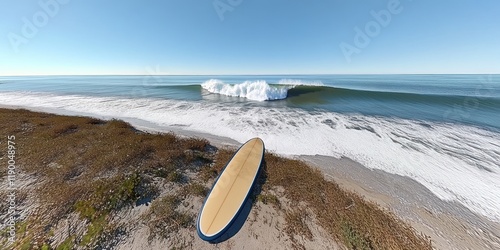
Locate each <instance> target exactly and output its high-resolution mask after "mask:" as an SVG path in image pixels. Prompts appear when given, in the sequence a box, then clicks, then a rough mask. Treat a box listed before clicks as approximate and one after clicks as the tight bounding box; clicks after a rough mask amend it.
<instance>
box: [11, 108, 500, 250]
mask: <svg viewBox="0 0 500 250" xmlns="http://www.w3.org/2000/svg"><path fill="white" fill-rule="evenodd" d="M4 108H5V107H4ZM10 108H14V107H10ZM34 111H44V112H50V113H56V114H60V115H79V116H81V115H84V116H85V115H86V114H82V113H73V112H67V111H64V112H63V111H60V110H47V109H43V110H41V109H35V110H34ZM98 118H102V119H110V118H111V117H98ZM124 120H125V121H127V122H129V123H130V124H132V125H133V126H134V127H135V128H137V129H139V130H140V131H144V132H147V133H165V132H174V133H176V134H178V135H181V136H184V137H186V138H187V137H198V138H205V139H207V140H208V141H209V142H210V144H212V145H214V146H216V147H237V146H239V145H240V144H239V143H238V142H236V141H234V140H231V139H229V138H224V137H218V136H214V135H210V134H206V133H198V132H193V131H187V130H183V129H181V128H174V127H172V128H165V127H160V126H156V125H154V124H151V123H147V122H145V121H141V120H137V119H124ZM286 157H288V158H293V159H299V160H302V161H305V162H307V163H308V164H309V165H311V166H313V167H315V168H317V169H319V170H320V171H321V172H322V173H323V175H324V176H325V178H326V179H328V180H333V181H335V182H336V183H338V184H339V185H340V186H341V187H343V188H345V189H347V190H350V191H353V192H355V193H357V194H360V195H361V196H363V197H364V198H365V199H367V200H369V201H372V202H374V203H376V204H378V205H379V206H381V207H382V208H383V209H385V210H387V211H391V212H393V213H394V214H395V215H396V216H397V217H399V218H400V219H401V220H403V221H405V222H407V223H409V224H410V225H411V226H412V227H413V228H415V230H416V231H417V232H418V233H421V234H424V235H427V236H429V237H430V240H431V242H432V245H433V247H434V248H436V249H496V248H498V247H500V235H499V234H498V232H500V224H499V223H495V222H492V221H490V220H488V219H487V218H484V217H482V216H480V215H477V214H475V213H472V212H471V211H470V210H468V209H467V208H465V207H464V206H462V205H460V204H458V203H455V202H446V201H443V200H441V199H439V198H437V197H436V196H435V195H434V194H432V193H431V192H430V191H429V190H427V189H426V188H425V187H424V186H422V185H421V184H419V183H417V182H416V181H414V180H412V179H410V178H405V177H401V176H398V175H393V174H389V173H386V172H383V171H380V170H370V169H368V168H366V167H364V166H362V165H361V164H359V163H357V162H355V161H352V160H350V159H348V158H341V159H337V158H333V157H327V156H319V155H316V156H305V155H288V156H286ZM26 178H27V179H26V181H27V182H29V181H30V179H29V178H28V177H26ZM166 188H167V189H168V187H166ZM277 196H278V197H281V196H280V195H279V194H278V195H277ZM280 201H281V204H287V201H286V198H280ZM201 202H202V198H200V197H198V198H191V200H190V204H191V206H190V207H188V208H186V209H189V210H192V212H193V213H196V212H197V211H196V208H198V207H199V206H201ZM255 206H256V207H257V209H254V212H252V213H250V214H249V215H248V219H247V222H246V223H245V224H244V225H243V227H242V228H241V230H240V231H239V233H237V234H236V235H235V236H234V237H232V238H231V239H229V240H227V241H225V242H223V243H220V244H217V245H211V246H210V245H207V243H206V242H203V241H202V240H201V239H199V238H198V237H196V235H194V234H193V231H192V230H187V229H181V230H180V231H179V233H180V234H179V235H180V236H179V237H178V238H176V239H174V241H177V240H182V241H184V246H187V247H189V248H192V249H199V248H204V249H212V248H213V249H247V248H248V249H252V248H254V247H257V246H260V247H264V248H265V249H287V248H289V247H291V246H294V244H296V243H297V242H299V245H300V246H303V247H305V248H306V249H312V248H316V249H342V248H343V247H344V246H343V245H342V244H340V245H339V244H338V242H337V241H336V240H333V239H332V238H331V237H329V236H328V235H327V233H326V232H325V229H324V228H323V227H321V226H320V225H319V224H318V223H317V222H315V219H314V217H311V218H312V219H311V220H309V222H308V223H309V224H308V225H309V228H310V231H311V234H312V237H309V238H304V237H299V238H298V239H299V240H298V241H291V239H290V237H289V236H287V235H286V234H284V233H283V231H284V225H285V222H284V214H280V210H277V209H276V208H274V207H273V206H272V205H271V204H263V203H257V204H256V205H255ZM285 206H286V205H285ZM147 210H148V208H147V206H144V205H143V206H137V207H134V208H133V209H131V210H125V211H122V212H120V213H119V214H117V215H116V218H115V220H117V221H120V220H127V224H128V225H130V226H131V227H133V228H135V230H134V231H132V232H133V233H132V234H129V235H127V236H126V237H125V236H123V237H122V238H117V239H116V242H115V246H114V247H116V249H137V248H138V247H139V246H141V245H144V244H149V245H150V247H151V248H150V249H161V248H162V246H164V245H169V244H170V245H171V244H172V242H168V240H167V241H165V240H161V239H154V240H152V241H151V240H148V237H147V235H148V233H147V227H146V226H145V225H144V224H142V223H141V218H142V217H141V216H143V215H144V213H145V212H146V211H147ZM69 220H71V217H69V218H68V221H69ZM68 223H69V222H68ZM60 227H61V228H64V226H60ZM80 230H83V229H80ZM61 237H62V236H61ZM242 243H244V244H242ZM209 246H210V248H207V247H209ZM243 246H244V247H243Z"/></svg>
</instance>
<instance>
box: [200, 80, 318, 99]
mask: <svg viewBox="0 0 500 250" xmlns="http://www.w3.org/2000/svg"><path fill="white" fill-rule="evenodd" d="M300 85H307V86H318V85H322V84H321V82H303V81H300V80H293V79H282V80H280V81H279V82H278V84H277V85H274V84H269V83H267V82H266V81H245V82H243V83H239V84H228V83H224V82H223V81H221V80H218V79H210V80H208V81H206V82H204V83H203V84H201V87H202V88H204V89H205V90H207V91H209V92H211V93H216V94H221V95H227V96H237V97H244V98H247V99H250V100H254V101H270V100H282V99H286V98H287V95H288V90H290V89H292V88H295V87H296V86H300Z"/></svg>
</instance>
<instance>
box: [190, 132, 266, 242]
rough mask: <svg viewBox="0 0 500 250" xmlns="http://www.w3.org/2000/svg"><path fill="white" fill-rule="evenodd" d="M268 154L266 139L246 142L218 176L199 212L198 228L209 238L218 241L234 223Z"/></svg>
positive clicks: (200, 232) (205, 238) (204, 237)
mask: <svg viewBox="0 0 500 250" xmlns="http://www.w3.org/2000/svg"><path fill="white" fill-rule="evenodd" d="M263 158H264V142H263V141H262V140H261V139H260V138H253V139H250V140H249V141H247V142H246V143H245V144H243V145H242V146H241V147H240V148H239V149H238V151H236V153H235V154H234V155H233V157H232V158H231V160H229V162H228V163H227V164H226V166H225V167H224V170H223V171H222V172H221V173H220V175H219V176H218V177H217V179H216V181H215V183H214V185H213V187H212V189H211V190H210V192H209V194H208V196H207V198H206V199H205V202H204V204H203V206H202V208H201V210H200V214H199V215H198V220H197V223H196V228H197V232H198V235H199V236H200V238H201V239H203V240H205V241H209V242H210V241H214V240H216V239H217V238H219V237H220V236H222V235H223V234H224V233H225V232H226V231H227V229H228V228H229V227H230V226H231V224H232V223H233V222H234V220H235V219H236V218H237V216H238V214H239V213H240V211H241V210H242V208H243V205H244V204H245V201H246V200H247V198H248V196H249V195H250V192H251V189H252V186H253V184H254V183H255V180H256V179H257V175H258V173H259V170H260V166H261V164H262V160H263Z"/></svg>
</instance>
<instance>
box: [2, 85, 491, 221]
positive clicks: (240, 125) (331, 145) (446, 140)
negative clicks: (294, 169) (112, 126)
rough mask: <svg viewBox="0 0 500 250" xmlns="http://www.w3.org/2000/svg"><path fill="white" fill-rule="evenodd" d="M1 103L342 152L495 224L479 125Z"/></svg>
mask: <svg viewBox="0 0 500 250" xmlns="http://www.w3.org/2000/svg"><path fill="white" fill-rule="evenodd" d="M0 104H4V105H21V106H25V107H39V108H50V109H57V110H66V111H73V112H84V113H87V114H93V115H97V116H105V117H116V118H136V119H142V120H145V121H149V122H153V123H156V124H158V125H160V126H165V127H167V126H172V125H182V126H184V128H185V129H189V130H193V131H200V132H205V133H211V134H214V135H219V136H225V137H230V138H233V139H235V140H237V141H240V142H244V141H246V140H248V139H249V138H250V137H254V136H259V137H261V138H263V140H264V141H265V143H266V148H267V149H270V150H274V151H276V152H278V153H282V154H308V155H315V154H321V155H329V156H334V157H340V156H346V157H349V158H352V159H354V160H356V161H358V162H360V163H362V164H363V165H365V166H367V167H369V168H374V169H381V170H384V171H387V172H390V173H394V174H398V175H402V176H408V177H410V178H412V179H414V180H416V181H418V182H420V183H421V184H423V185H425V186H426V187H427V188H429V190H431V191H432V192H433V193H434V194H436V195H437V196H438V197H440V198H441V199H444V200H453V201H457V202H460V203H462V204H463V205H465V206H466V207H468V208H469V209H471V210H472V211H475V212H477V213H479V214H482V215H485V216H487V217H489V218H490V219H492V220H494V221H500V166H499V165H498V162H500V134H499V133H497V132H492V131H487V130H484V129H480V128H475V127H470V126H462V125H456V124H446V123H431V122H426V123H423V122H420V121H412V120H404V119H391V118H381V117H370V116H363V115H344V114H338V113H332V112H313V113H311V112H307V111H303V110H299V109H292V108H279V109H277V108H269V107H250V108H249V107H248V106H245V107H242V106H227V105H222V104H219V103H211V102H206V101H200V102H187V101H173V100H160V99H120V98H112V97H86V96H58V95H48V94H38V93H15V92H10V93H0Z"/></svg>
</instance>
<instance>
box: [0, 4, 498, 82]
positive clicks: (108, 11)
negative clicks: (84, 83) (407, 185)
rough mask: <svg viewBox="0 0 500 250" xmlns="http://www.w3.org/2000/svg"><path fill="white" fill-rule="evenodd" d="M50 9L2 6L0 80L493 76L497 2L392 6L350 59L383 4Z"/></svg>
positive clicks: (74, 6)
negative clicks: (347, 51) (359, 33)
mask: <svg viewBox="0 0 500 250" xmlns="http://www.w3.org/2000/svg"><path fill="white" fill-rule="evenodd" d="M54 1H57V0H40V1H19V0H2V1H1V2H0V37H1V38H0V75H30V74H53V75H54V74H55V75H57V74H148V73H149V72H148V68H152V69H154V68H158V69H159V70H158V71H157V72H156V73H160V74H300V73H305V74H317V73H326V74H367V73H368V74H369V73H382V74H383V73H500V1H498V0H481V1H473V0H467V1H466V0H453V1H452V0H442V1H436V0H413V1H410V0H401V1H400V7H399V8H400V9H399V10H400V13H398V14H391V21H390V22H389V24H388V25H387V26H386V27H382V26H380V30H379V32H378V33H376V35H375V36H374V37H373V38H371V41H370V42H369V43H368V44H367V45H366V46H365V47H364V48H362V49H359V51H358V52H359V53H354V54H352V55H351V56H350V62H349V61H348V60H347V59H346V57H345V56H344V53H343V51H342V49H341V46H340V44H341V43H342V42H344V43H346V44H350V45H355V43H354V38H355V35H356V32H355V27H359V28H360V29H365V26H366V24H367V23H369V22H371V21H376V19H375V18H374V17H373V16H372V15H371V13H370V12H371V11H372V10H374V11H376V12H379V11H381V10H388V3H389V2H391V1H392V0H380V1H379V0H377V1H368V0H342V1H335V0H314V1H313V0H311V1H307V0H301V1H299V0H241V3H240V4H239V5H236V6H234V7H232V6H231V7H230V9H228V10H227V11H226V12H224V13H222V14H221V16H222V17H223V20H221V16H220V15H219V13H218V11H217V10H216V8H215V7H214V2H217V1H213V0H148V1H146V0H145V1H139V0H137V1H128V0H120V1H119V0H113V1H111V0H106V1H102V0H81V1H76V0H64V1H63V0H59V1H61V2H68V3H64V4H63V3H58V10H57V9H54V6H50V8H49V11H47V10H44V8H43V7H42V6H41V5H40V2H41V3H44V2H47V3H50V2H52V3H54ZM230 2H231V0H219V1H218V3H219V5H218V6H220V7H219V8H223V7H224V4H227V6H230ZM232 2H233V3H238V0H232ZM56 3H57V2H56ZM220 3H222V4H220ZM227 6H226V7H227ZM54 10H55V11H54ZM222 11H223V9H219V12H222ZM45 17H48V18H46V19H45ZM23 18H26V19H23ZM25 20H28V22H29V23H31V24H32V25H33V26H34V27H35V28H36V32H33V30H30V29H29V28H26V27H25V26H30V25H31V24H30V25H27V24H26V23H25ZM34 20H35V21H34ZM44 22H45V25H44ZM372 24H373V23H372ZM31 28H33V27H31ZM23 29H24V35H23ZM372 31H373V32H376V30H372ZM30 32H31V33H30ZM26 35H27V36H26ZM16 50H17V51H16Z"/></svg>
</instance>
